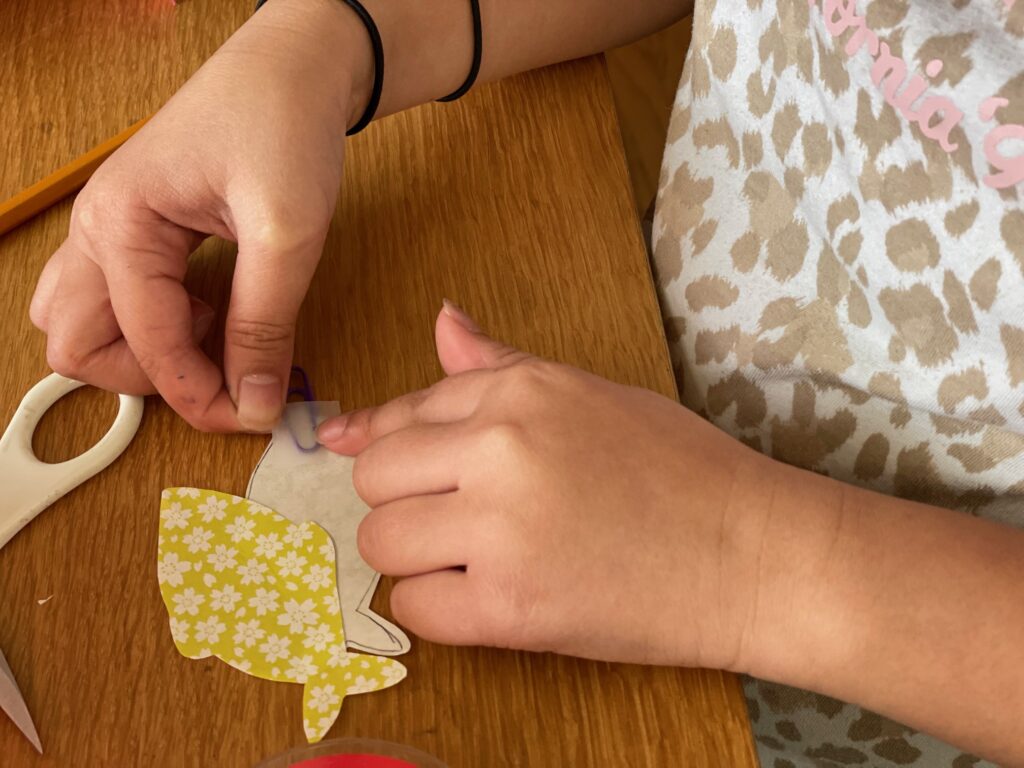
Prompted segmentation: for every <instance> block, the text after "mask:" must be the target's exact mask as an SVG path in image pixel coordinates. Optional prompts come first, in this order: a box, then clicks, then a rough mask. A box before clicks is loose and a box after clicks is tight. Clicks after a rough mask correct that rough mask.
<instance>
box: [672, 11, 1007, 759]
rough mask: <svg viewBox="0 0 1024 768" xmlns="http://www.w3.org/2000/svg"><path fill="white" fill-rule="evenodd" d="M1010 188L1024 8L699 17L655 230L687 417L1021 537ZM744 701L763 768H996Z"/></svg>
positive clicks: (831, 710) (934, 744) (830, 712)
mask: <svg viewBox="0 0 1024 768" xmlns="http://www.w3.org/2000/svg"><path fill="white" fill-rule="evenodd" d="M1022 182H1024V0H1017V1H1016V3H1013V2H1010V0H868V1H865V0H810V2H809V1H808V0H698V3H697V8H696V11H695V18H694V39H693V44H692V47H691V49H690V52H689V55H688V58H687V62H686V66H685V69H684V72H683V78H682V83H681V85H680V90H679V95H678V98H677V102H676V107H675V111H674V115H673V120H672V125H671V129H670V134H669V141H668V148H667V151H666V155H665V161H664V168H663V173H662V179H661V185H660V194H659V202H658V208H657V213H656V215H655V221H654V229H653V243H654V244H653V250H654V262H655V272H656V277H657V281H658V287H659V291H660V298H661V302H662V307H663V310H664V314H665V321H666V328H667V332H668V336H669V341H670V345H671V348H672V353H673V358H674V359H673V362H674V365H675V368H676V371H677V375H678V379H679V384H680V387H681V392H682V396H683V401H684V403H685V404H686V405H687V406H689V407H690V408H692V409H693V410H695V411H697V412H698V413H700V414H702V415H703V416H705V417H706V418H708V419H709V420H710V421H712V422H713V423H714V424H716V425H718V426H719V427H721V428H722V429H724V430H726V431H727V432H729V433H731V434H732V435H734V436H735V437H736V438H738V439H740V440H742V441H743V442H744V443H747V444H748V445H751V446H753V447H754V448H756V449H757V450H760V451H763V452H765V453H767V454H769V455H771V456H773V457H775V458H777V459H779V460H781V461H784V462H788V463H790V464H795V465H798V466H801V467H805V468H807V469H811V470H814V471H817V472H821V473H825V474H827V475H829V476H831V477H834V478H837V479H839V480H841V481H844V482H849V483H856V484H858V485H862V486H866V487H869V488H873V489H876V490H879V491H883V492H886V493H890V494H895V495H897V496H901V497H905V498H909V499H916V500H919V501H922V502H926V503H929V504H933V505H940V506H945V507H950V508H954V509H958V510H961V511H963V512H964V513H965V514H972V515H981V516H985V517H991V518H995V519H998V520H1002V521H1005V522H1008V523H1010V524H1014V525H1024V501H1022V497H1024V290H1022V288H1024V208H1022V202H1021V195H1022V194H1024V183H1022ZM936 556H941V553H936ZM967 650H968V649H965V652H966V651H967ZM979 652H982V653H983V652H984V650H983V649H979ZM745 687H746V692H747V695H748V698H749V705H750V715H751V719H752V721H753V727H754V732H755V737H756V740H757V745H758V751H759V754H760V758H761V762H762V764H763V765H764V766H765V767H766V768H797V767H799V768H805V767H807V768H809V767H810V766H815V767H818V766H846V765H856V766H894V765H913V766H927V767H928V768H932V766H947V767H949V768H969V767H971V766H975V767H976V766H982V765H986V763H984V762H983V761H981V760H978V759H977V758H975V757H972V756H970V755H964V754H961V753H960V752H959V751H958V750H956V749H954V748H952V747H949V746H946V745H943V744H941V743H939V742H938V741H937V740H935V739H933V738H930V737H928V736H926V735H925V734H922V733H918V732H915V731H914V730H912V729H910V728H907V727H904V726H902V725H899V724H897V723H893V722H890V721H888V720H885V719H884V718H882V717H879V716H878V715H875V714H873V713H871V712H866V711H863V710H861V709H859V708H858V707H855V706H852V705H849V704H844V703H842V702H838V701H835V700H831V699H828V698H825V697H822V696H818V695H815V694H810V693H806V692H802V691H797V690H794V689H790V688H786V687H784V686H779V685H775V684H769V683H765V682H761V681H758V680H753V679H751V680H747V681H746V683H745Z"/></svg>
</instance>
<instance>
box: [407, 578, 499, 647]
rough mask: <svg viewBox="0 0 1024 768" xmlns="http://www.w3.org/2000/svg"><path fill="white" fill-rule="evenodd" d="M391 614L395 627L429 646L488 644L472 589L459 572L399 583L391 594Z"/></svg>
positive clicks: (468, 579)
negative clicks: (398, 625)
mask: <svg viewBox="0 0 1024 768" xmlns="http://www.w3.org/2000/svg"><path fill="white" fill-rule="evenodd" d="M391 612H392V614H393V615H394V617H395V620H396V621H397V622H398V623H399V624H401V625H402V626H403V627H405V628H406V629H408V630H409V631H411V632H413V633H414V634H416V635H417V636H418V637H421V638H423V639H424V640H427V641H429V642H433V643H443V644H445V645H481V644H485V643H486V642H487V640H488V633H486V632H485V631H484V629H485V628H484V627H483V626H482V624H483V622H481V620H480V616H479V612H480V611H479V601H478V600H477V598H476V594H475V585H474V584H473V582H472V581H471V580H470V578H469V576H468V574H466V573H464V572H462V571H458V570H451V571H437V572H435V573H427V574H423V575H422V576H413V577H412V578H409V579H403V580H402V581H400V582H398V583H397V584H396V585H395V586H394V589H393V590H392V591H391Z"/></svg>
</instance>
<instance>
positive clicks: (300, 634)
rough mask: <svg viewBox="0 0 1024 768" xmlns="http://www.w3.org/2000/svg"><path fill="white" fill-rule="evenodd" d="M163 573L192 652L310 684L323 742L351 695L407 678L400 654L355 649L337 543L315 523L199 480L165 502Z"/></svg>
mask: <svg viewBox="0 0 1024 768" xmlns="http://www.w3.org/2000/svg"><path fill="white" fill-rule="evenodd" d="M157 557H158V560H157V577H158V579H159V582H160V593H161V595H162V596H163V599H164V604H165V605H166V606H167V612H168V614H169V615H170V625H171V635H172V636H173V638H174V644H175V645H176V646H177V648H178V650H179V651H180V652H181V653H182V655H184V656H187V657H188V658H190V659H204V658H206V657H208V656H216V657H217V658H219V659H221V660H222V661H225V662H227V663H228V664H230V665H231V666H232V667H235V668H236V669H239V670H241V671H243V672H246V673H247V674H250V675H254V676H256V677H261V678H264V679H266V680H276V681H280V682H288V683H301V684H303V685H304V686H305V689H304V692H303V698H302V709H303V726H304V728H305V731H306V738H307V739H308V740H309V741H310V742H317V741H319V740H320V739H321V738H323V736H324V734H326V733H327V731H328V730H329V729H330V727H331V725H333V724H334V721H335V719H336V718H337V717H338V713H339V712H340V711H341V704H342V701H343V700H344V698H345V697H346V696H349V695H352V694H356V693H365V692H368V691H375V690H381V689H383V688H387V687H389V686H392V685H394V684H396V683H398V682H400V681H401V680H402V679H403V678H404V677H405V672H406V671H405V667H404V666H402V665H401V664H399V663H398V662H397V661H394V660H393V659H388V658H384V657H382V656H369V655H366V654H360V653H351V652H349V651H348V650H347V649H346V647H345V631H344V627H343V626H342V618H341V604H340V602H339V599H338V588H337V582H336V575H335V556H334V544H333V543H332V542H331V538H330V536H328V535H327V533H326V531H324V530H323V528H321V527H320V526H318V525H316V524H315V523H300V524H295V523H292V522H290V521H289V520H287V519H286V518H284V517H282V516H281V515H279V514H277V513H276V512H274V511H273V510H272V509H268V508H267V507H264V506H262V505H260V504H257V503H255V502H253V501H249V500H248V499H243V498H240V497H238V496H231V495H229V494H225V493H218V492H217V491H204V490H199V489H197V488H169V489H167V490H165V491H164V492H163V494H162V495H161V500H160V538H159V552H158V555H157Z"/></svg>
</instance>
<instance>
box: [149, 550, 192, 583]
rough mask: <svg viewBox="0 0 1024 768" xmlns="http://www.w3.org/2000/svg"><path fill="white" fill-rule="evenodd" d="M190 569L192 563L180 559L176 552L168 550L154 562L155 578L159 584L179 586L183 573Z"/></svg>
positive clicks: (182, 580)
mask: <svg viewBox="0 0 1024 768" xmlns="http://www.w3.org/2000/svg"><path fill="white" fill-rule="evenodd" d="M190 570H192V563H190V562H189V561H188V560H182V559H181V558H180V557H179V556H178V553H177V552H168V553H167V554H166V555H164V556H163V558H162V559H160V560H158V561H157V564H156V578H157V581H159V582H160V583H161V584H170V585H171V586H172V587H180V586H181V585H182V584H183V583H184V582H185V579H184V577H183V576H182V574H183V573H187V572H188V571H190Z"/></svg>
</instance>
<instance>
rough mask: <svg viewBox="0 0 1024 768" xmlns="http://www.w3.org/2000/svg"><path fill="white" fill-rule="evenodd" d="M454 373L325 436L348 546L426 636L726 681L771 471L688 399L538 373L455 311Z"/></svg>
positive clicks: (744, 619) (448, 330) (743, 623)
mask: <svg viewBox="0 0 1024 768" xmlns="http://www.w3.org/2000/svg"><path fill="white" fill-rule="evenodd" d="M436 335H437V346H438V353H439V356H440V358H441V363H442V365H443V366H444V369H445V371H446V372H447V373H448V374H449V376H448V378H446V379H444V380H443V381H441V382H439V383H438V384H436V385H434V386H433V387H430V388H429V389H426V390H422V391H419V392H414V393H412V394H409V395H406V396H404V397H400V398H398V399H397V400H394V401H392V402H390V403H388V404H386V405H383V406H380V407H378V408H370V409H366V410H361V411H356V412H353V413H350V414H347V415H344V416H341V417H338V418H337V419H334V420H331V421H329V422H327V423H325V424H324V425H323V426H322V427H321V431H320V439H321V442H323V443H324V444H325V445H326V446H327V447H328V448H330V449H332V450H334V451H336V452H339V453H343V454H347V455H355V456H357V459H356V464H355V484H356V489H357V490H358V492H359V494H360V496H362V497H363V499H364V500H365V501H366V502H367V504H368V505H369V506H370V507H371V508H372V512H371V513H370V514H369V515H368V516H367V517H366V518H365V520H364V521H363V523H362V525H361V527H360V529H359V548H360V552H361V553H362V555H363V557H364V558H365V560H366V561H367V562H368V563H369V564H370V565H371V566H372V567H373V568H375V569H376V570H378V571H380V572H382V573H384V574H388V575H393V576H399V577H404V579H403V580H402V581H401V582H399V583H398V584H397V585H396V586H395V589H394V591H393V593H392V598H391V602H392V610H393V612H394V614H395V617H396V618H397V619H398V621H400V622H401V623H402V624H404V625H405V626H406V627H408V628H409V629H410V630H412V631H413V632H415V633H417V634H418V635H420V636H421V637H423V638H426V639H428V640H432V641H437V642H443V643H450V644H460V645H461V644H473V645H494V646H501V647H511V648H519V649H525V650H534V651H555V652H559V653H566V654H572V655H576V656H583V657H588V658H594V659H603V660H609V661H626V662H637V663H655V664H678V665H687V666H708V667H717V668H737V667H738V666H742V665H743V663H744V661H743V659H742V658H741V657H742V656H743V654H744V652H745V644H746V642H747V640H748V639H749V638H747V637H746V636H747V633H748V628H749V627H751V626H752V625H753V623H754V622H753V617H755V616H756V611H755V608H756V606H755V603H756V601H757V599H758V579H759V572H758V571H759V560H758V558H759V554H760V552H761V545H762V541H761V533H762V532H763V531H764V530H765V527H766V523H767V518H768V512H769V510H768V504H767V503H766V499H769V498H771V484H772V482H773V478H774V472H773V467H774V466H777V465H775V463H774V462H772V461H770V460H768V459H767V458H765V457H764V456H762V455H761V454H758V453H756V452H754V451H752V450H750V449H748V448H747V447H745V446H743V445H742V444H740V443H738V442H736V441H734V440H732V439H731V438H729V437H728V436H726V435H725V434H724V433H722V432H720V431H719V430H717V429H715V428H714V427H712V426H711V425H710V424H708V423H707V422H706V421H704V420H703V419H701V418H699V417H698V416H697V415H695V414H694V413H692V412H690V411H688V410H686V409H684V408H683V407H682V406H680V405H679V404H677V403H675V402H673V401H671V400H669V399H667V398H664V397H661V396H659V395H656V394H654V393H652V392H649V391H647V390H642V389H636V388H631V387H625V386H621V385H618V384H614V383H612V382H609V381H606V380H604V379H601V378H598V377H596V376H593V375H590V374H588V373H585V372H583V371H581V370H578V369H575V368H571V367H569V366H565V365H558V364H555V363H551V362H546V361H542V360H539V359H537V358H534V357H531V356H530V355H528V354H526V353H524V352H520V351H518V350H515V349H512V348H510V347H507V346H505V345H503V344H501V343H499V342H496V341H493V340H492V339H490V338H488V337H487V336H485V335H484V334H483V333H482V332H481V331H479V329H477V328H476V326H475V325H474V324H473V323H472V321H471V320H469V318H468V317H466V316H465V315H464V314H462V313H461V312H460V311H459V310H458V309H457V308H455V307H453V306H450V305H449V306H446V308H445V310H444V311H443V312H442V313H441V315H440V316H439V317H438V321H437V329H436Z"/></svg>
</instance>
